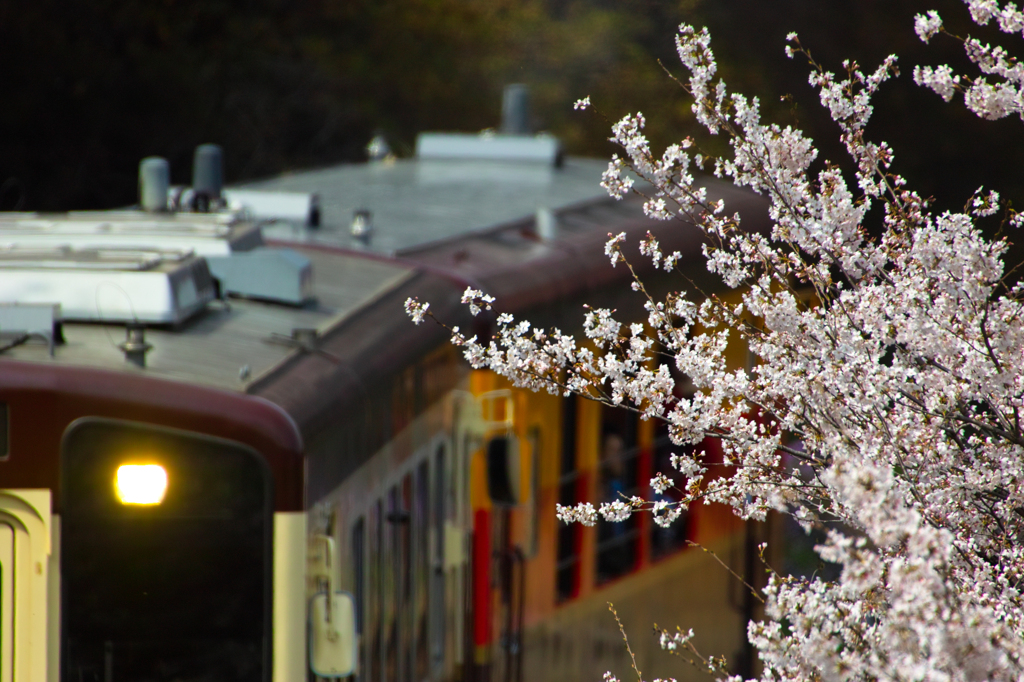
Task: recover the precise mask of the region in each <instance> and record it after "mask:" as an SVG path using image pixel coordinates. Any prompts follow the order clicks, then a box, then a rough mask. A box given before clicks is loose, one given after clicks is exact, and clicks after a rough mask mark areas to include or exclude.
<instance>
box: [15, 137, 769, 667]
mask: <svg viewBox="0 0 1024 682" xmlns="http://www.w3.org/2000/svg"><path fill="white" fill-rule="evenodd" d="M206 151H207V152H208V151H209V149H207V150H206ZM418 152H419V153H418V156H417V157H416V158H413V159H409V160H398V161H396V160H393V159H390V158H384V159H382V160H378V161H373V162H370V163H367V164H354V165H345V166H339V167H335V168H327V169H322V170H316V171H310V172H302V173H295V174H291V175H288V176H284V177H281V178H277V179H274V180H270V181H267V182H263V183H255V184H253V185H250V186H247V187H244V188H236V189H235V190H234V192H235V195H234V196H235V198H236V199H237V201H239V202H242V203H241V204H240V205H237V206H229V205H227V203H228V202H227V201H225V200H224V198H225V197H226V196H228V194H225V193H222V192H221V188H220V187H219V185H217V183H216V182H214V183H213V184H212V185H210V184H206V185H203V186H202V187H200V185H201V183H203V182H207V183H208V180H209V178H210V177H214V178H215V179H216V172H213V173H208V174H207V175H206V176H203V177H199V176H200V174H199V173H197V179H196V182H195V183H194V184H195V185H196V186H195V187H193V188H192V190H191V191H192V192H193V195H196V196H201V198H202V202H201V205H199V207H200V208H209V209H212V210H211V211H210V212H192V211H188V210H181V211H177V212H175V211H173V210H167V209H166V207H165V206H164V205H157V206H155V207H154V206H152V205H149V206H148V207H149V208H151V209H152V208H155V209H156V210H151V211H143V210H133V211H120V212H92V213H71V214H66V215H60V216H50V215H36V214H6V215H2V216H0V245H3V247H2V248H0V682H11V681H13V682H30V681H31V682H43V681H44V680H45V681H52V682H56V681H57V680H63V681H65V682H127V681H129V680H130V681H132V682H143V681H149V680H153V681H154V682H155V681H167V682H171V681H177V680H181V681H189V680H196V681H198V680H222V681H233V680H239V681H241V680H254V681H255V680H266V681H270V680H273V681H274V682H299V681H300V680H307V679H311V678H312V677H325V678H334V677H342V676H345V677H348V676H352V677H353V679H355V680H359V681H360V682H363V681H365V682H425V681H427V680H432V681H434V680H436V681H442V680H445V681H448V680H452V681H455V680H461V681H465V682H470V681H472V682H486V681H493V682H512V681H513V680H514V681H516V682H519V681H521V680H524V679H529V680H531V681H535V680H546V679H551V680H555V679H558V680H565V679H571V680H596V679H599V677H600V675H601V674H602V673H603V672H604V671H605V670H609V669H610V670H613V671H616V672H618V673H619V674H620V675H623V674H626V672H627V671H628V669H629V668H628V665H629V664H628V661H627V657H626V653H625V649H624V646H623V644H622V642H621V638H620V635H619V632H618V628H617V627H616V626H615V621H614V619H613V618H612V617H611V615H610V614H608V613H607V603H608V602H613V603H614V604H615V606H616V607H617V609H618V611H619V614H620V615H621V616H622V619H623V621H624V623H625V625H626V626H627V628H628V629H629V632H630V634H631V635H632V640H631V644H632V647H633V651H634V652H635V653H636V654H637V657H638V663H639V664H640V665H641V668H642V670H644V672H645V674H650V675H652V676H654V675H662V676H668V675H672V676H675V677H677V678H683V677H685V676H686V675H687V674H688V673H689V672H692V671H689V670H688V669H687V667H686V666H685V665H684V664H683V663H681V662H679V661H678V660H677V659H672V658H670V657H668V656H665V655H664V654H662V653H661V652H658V651H656V649H657V645H656V644H657V643H656V641H655V640H654V639H653V638H651V637H650V636H649V635H648V631H649V628H650V626H651V624H652V623H654V622H657V623H659V624H661V625H664V626H672V625H675V624H676V623H679V624H681V625H686V626H687V627H689V626H694V627H697V629H698V630H699V636H698V638H697V640H696V641H697V643H698V645H699V646H700V647H701V649H702V651H705V652H707V653H714V654H726V655H736V654H737V652H741V651H742V648H743V645H742V641H743V632H744V624H745V622H746V619H747V618H748V617H749V616H750V615H751V613H752V610H751V609H752V608H753V607H752V605H751V604H750V603H749V600H748V599H745V598H744V597H743V593H742V590H740V589H737V584H736V583H735V581H732V579H731V578H730V576H729V575H728V573H727V572H726V571H725V570H723V569H722V568H721V567H719V566H718V565H717V564H716V563H715V561H714V560H713V559H711V558H710V557H709V556H708V555H706V554H704V553H702V552H700V551H699V550H694V549H688V548H687V547H686V544H685V541H686V540H695V541H697V542H700V543H701V544H703V545H705V546H707V547H709V548H712V549H714V550H715V551H716V552H717V553H718V555H719V557H721V558H722V560H723V561H725V562H727V563H730V564H731V565H732V566H733V568H734V570H735V571H737V572H741V573H742V572H744V571H746V570H747V569H749V566H748V565H747V564H745V562H748V559H749V557H750V552H749V546H750V544H751V542H752V538H751V537H750V535H749V532H748V529H747V527H745V526H744V525H743V524H741V523H740V522H738V521H737V520H735V519H734V518H733V517H732V516H731V515H730V514H729V513H728V512H727V511H726V510H724V509H719V508H715V507H701V508H700V509H694V510H692V511H691V512H690V514H689V515H688V516H687V518H686V519H685V522H681V523H679V524H677V525H676V526H675V527H673V528H671V529H661V528H658V527H656V526H653V525H652V524H651V523H650V520H649V519H647V518H644V517H642V516H637V517H634V518H633V519H632V520H631V521H630V522H628V523H625V524H617V525H608V526H606V525H603V524H602V525H599V526H597V527H595V528H584V527H577V526H565V525H560V524H559V523H558V522H557V520H556V519H555V515H554V505H555V503H556V502H561V503H563V504H570V503H575V502H577V501H584V500H590V501H601V500H603V499H611V498H612V497H614V496H616V495H618V494H633V493H636V494H640V495H647V494H649V491H648V481H649V479H650V477H651V475H652V473H653V472H654V471H656V470H662V471H667V469H668V465H667V458H668V454H669V452H670V445H669V444H668V442H667V439H666V437H665V434H664V433H663V431H662V430H661V428H660V427H659V426H658V425H657V424H655V423H654V422H643V421H638V420H637V419H636V418H635V416H633V415H630V414H629V413H626V412H623V411H620V410H611V409H608V408H605V407H602V406H600V405H597V404H595V403H590V402H586V401H583V400H580V399H577V398H562V397H553V396H549V395H538V394H532V393H528V392H523V391H519V390H512V389H510V388H509V387H508V386H507V385H506V384H505V383H503V381H502V380H500V379H498V378H497V377H495V376H494V375H492V374H490V373H488V372H482V371H470V370H469V369H468V367H467V366H466V365H465V363H464V362H463V361H462V359H461V357H460V356H459V354H458V353H457V351H456V350H455V349H453V348H452V347H450V346H449V345H448V344H447V336H446V334H445V332H444V331H443V330H442V329H440V328H439V327H438V326H436V325H433V324H424V325H420V326H413V325H412V324H411V323H410V322H409V320H408V318H407V317H406V315H405V313H404V311H403V302H404V301H405V299H406V298H407V297H409V296H417V297H419V298H420V299H422V300H427V301H430V302H431V304H432V310H433V311H435V312H436V314H437V315H438V316H439V317H440V318H442V319H445V320H447V321H449V322H451V323H454V324H460V325H462V327H463V329H473V330H474V331H475V332H476V333H478V334H487V333H488V332H489V329H490V324H491V322H492V321H493V318H488V317H486V316H481V317H478V318H472V317H468V316H467V314H466V312H465V311H464V309H463V307H462V306H461V305H460V304H459V299H460V297H461V294H462V292H463V290H464V289H465V288H466V287H467V286H472V287H473V288H477V289H482V290H484V291H486V292H487V293H489V294H491V295H494V296H496V297H497V299H498V309H499V310H500V311H508V312H513V313H516V314H522V315H526V316H527V317H530V318H531V319H533V320H535V321H536V322H538V323H542V324H558V325H560V326H562V327H563V328H565V329H573V328H575V327H576V326H577V325H578V324H579V321H580V320H581V309H580V304H582V303H583V302H589V303H591V304H594V305H604V306H612V307H616V308H618V309H620V310H621V311H623V313H624V314H627V315H628V314H629V312H628V311H630V310H633V311H635V314H636V315H637V317H639V315H640V307H639V302H638V301H636V300H634V298H633V297H631V296H630V294H629V291H628V289H629V287H628V286H626V283H627V281H628V280H627V277H628V272H627V271H626V270H625V269H624V268H621V267H620V268H617V269H613V268H612V267H611V266H610V265H609V263H608V260H607V258H606V257H605V256H604V255H603V249H602V244H603V242H604V241H605V239H606V235H607V234H608V233H609V232H614V233H618V232H626V233H627V235H629V237H630V238H631V239H632V240H633V241H635V240H636V239H637V238H639V237H640V236H641V235H643V234H644V233H646V232H647V231H648V230H650V231H652V232H653V233H654V234H656V235H657V236H658V237H659V238H660V240H661V242H662V244H663V245H664V246H665V248H667V249H670V250H679V251H681V252H683V254H684V256H685V257H686V259H685V260H684V265H683V267H685V268H690V269H692V271H693V273H694V276H695V277H697V278H699V277H702V275H701V273H702V272H703V267H702V261H701V258H700V244H701V240H700V236H699V233H698V232H697V231H696V229H695V228H692V227H687V226H684V225H680V224H665V223H653V222H650V221H648V220H646V219H645V218H644V217H643V215H642V211H641V209H640V206H639V203H638V202H637V201H635V200H631V199H627V200H625V201H622V202H615V201H612V200H610V199H608V198H607V197H605V196H603V191H602V190H601V189H600V187H599V186H598V182H599V180H600V174H601V171H602V170H603V168H604V165H605V164H604V163H603V162H598V161H592V160H585V159H575V158H563V155H562V153H561V150H560V148H559V146H558V144H557V141H555V140H553V139H552V138H549V137H545V136H533V135H522V134H502V135H481V136H477V135H435V136H424V137H421V139H420V141H419V145H418ZM198 158H199V157H198V155H197V159H198ZM150 165H152V164H150ZM156 165H157V166H159V164H156ZM161 172H162V171H159V169H158V173H157V177H158V179H159V177H160V174H161ZM150 180H152V178H150ZM158 184H159V183H158ZM709 188H710V193H711V195H712V197H713V198H717V197H723V198H725V199H726V201H727V205H728V206H729V207H730V210H738V211H740V212H742V213H743V214H744V216H745V217H746V218H747V219H748V221H751V222H753V221H755V220H757V219H758V216H762V215H764V214H765V206H764V205H763V204H762V203H760V202H759V201H758V200H756V199H754V198H751V197H750V196H748V195H745V194H742V193H740V192H738V191H736V190H734V189H732V188H730V187H727V186H724V185H719V184H717V183H715V182H713V181H709ZM150 189H151V188H150ZM158 189H160V188H159V187H158ZM200 190H201V192H200ZM161 191H163V192H164V193H163V194H161V193H160V192H157V196H158V199H157V203H158V204H159V197H160V196H164V197H166V196H167V195H166V191H165V190H161ZM314 195H315V199H313V198H312V197H314ZM190 196H192V195H190ZM246 196H249V197H250V198H251V197H253V196H255V197H262V198H263V199H266V201H263V203H260V204H259V205H260V207H261V208H260V211H263V212H264V215H263V216H262V217H261V216H259V215H257V214H258V213H259V212H258V211H256V210H255V209H247V208H246V206H245V204H244V201H245V197H246ZM303 197H305V199H303ZM303 202H306V203H303ZM188 203H189V202H188V201H187V200H186V201H185V202H184V203H182V202H181V201H180V200H179V205H180V206H181V207H182V208H186V207H187V204H188ZM282 203H283V204H287V205H288V206H289V211H292V214H289V215H290V217H291V218H294V217H295V216H299V219H298V220H294V219H290V220H278V221H276V222H275V221H267V220H265V217H266V215H265V213H266V212H267V211H269V212H270V213H271V214H272V213H273V206H274V205H280V204H282ZM268 206H269V207H270V208H267V207H268ZM296 206H299V207H300V208H299V209H296V208H295V207H296ZM302 206H310V207H312V208H315V219H313V220H311V219H309V217H308V215H307V214H306V212H305V209H304V208H301V207H302ZM310 215H312V213H311V214H310ZM309 223H314V224H309ZM637 265H638V269H639V270H640V271H641V273H643V274H646V275H648V276H650V277H652V278H654V280H653V281H655V282H656V281H657V279H656V274H655V273H652V272H650V269H649V267H648V266H647V264H645V263H643V262H642V261H640V260H639V259H638V261H637ZM708 287H709V288H712V287H713V284H710V283H709V284H708ZM742 361H743V358H738V359H737V362H742ZM712 456H713V454H712ZM338 592H344V593H347V594H345V595H342V596H332V597H330V598H328V597H327V595H335V594H336V593H338Z"/></svg>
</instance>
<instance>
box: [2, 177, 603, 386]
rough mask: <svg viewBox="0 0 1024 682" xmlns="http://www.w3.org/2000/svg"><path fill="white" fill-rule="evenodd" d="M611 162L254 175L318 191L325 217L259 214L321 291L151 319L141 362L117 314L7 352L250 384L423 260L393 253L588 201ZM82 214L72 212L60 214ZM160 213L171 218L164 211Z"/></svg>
mask: <svg viewBox="0 0 1024 682" xmlns="http://www.w3.org/2000/svg"><path fill="white" fill-rule="evenodd" d="M605 168H606V162H604V161H598V160H587V159H573V158H570V159H567V160H566V161H565V163H564V165H563V166H562V167H561V168H553V167H551V166H550V165H546V164H541V163H532V162H507V161H486V160H469V161H467V160H400V161H392V162H386V161H382V162H373V163H367V164H344V165H340V166H335V167H331V168H324V169H320V170H312V171H305V172H299V173H292V174H288V175H284V176H281V177H278V178H273V179H268V180H264V181H261V182H256V183H249V184H247V185H245V186H244V188H245V189H261V190H271V191H285V192H307V193H312V192H315V193H317V194H318V195H319V197H320V207H321V218H322V227H320V228H319V229H316V228H308V227H298V226H295V225H289V224H286V223H279V224H273V225H269V226H264V234H265V236H266V238H267V239H270V240H275V241H277V242H281V241H284V242H289V244H287V245H288V246H289V247H290V248H294V249H296V250H297V251H299V252H300V253H301V254H303V255H304V256H306V257H308V258H309V259H310V260H311V262H312V267H313V295H314V297H315V302H314V303H311V304H308V305H305V306H301V307H297V306H289V305H283V304H280V303H272V302H265V301H254V300H247V299H231V300H230V303H229V305H228V306H225V305H224V304H223V303H219V302H214V303H212V304H210V305H209V306H208V307H207V309H206V310H205V312H202V313H200V314H199V315H197V316H196V317H194V318H192V319H190V320H187V321H185V322H183V323H182V324H180V325H178V326H177V327H152V328H148V329H147V330H146V341H147V342H148V343H150V344H152V346H153V348H152V350H150V351H149V353H148V355H147V356H146V367H145V369H139V368H137V367H134V366H133V365H130V364H129V363H127V362H126V361H125V356H124V353H123V352H122V351H121V349H119V348H118V344H119V343H121V342H123V341H124V339H125V330H124V326H122V325H118V324H101V323H71V322H65V323H64V329H63V333H64V337H65V339H66V343H65V344H63V345H58V346H57V347H56V348H55V354H54V356H53V357H52V358H51V357H50V355H49V351H48V348H47V347H46V345H45V344H42V343H35V342H29V343H25V344H23V345H18V346H15V347H12V348H8V349H6V350H5V351H4V352H3V353H2V357H4V358H11V359H15V360H23V361H30V362H41V363H47V362H53V363H59V364H71V365H78V366H88V367H96V368H102V369H109V370H115V371H125V372H145V373H147V374H149V375H155V376H160V377H165V378H170V379H176V380H180V381H186V382H190V383H196V384H203V385H209V386H215V387H219V388H224V389H229V390H236V391H245V390H247V387H248V386H249V385H250V384H252V382H255V381H257V380H259V379H260V378H261V377H263V376H266V375H267V374H268V373H269V372H272V371H273V370H274V368H276V367H279V366H281V365H282V363H285V362H286V361H287V360H288V359H289V358H291V357H294V356H296V355H298V354H301V353H304V352H308V349H306V350H303V349H302V348H300V347H299V345H300V344H295V343H289V341H288V340H289V339H290V338H291V335H292V333H293V330H295V329H307V328H314V329H317V330H318V331H319V332H325V331H327V330H328V329H332V328H334V327H336V326H337V325H338V324H340V323H341V322H342V321H343V320H346V319H348V318H349V316H351V314H352V313H353V312H355V311H356V310H360V309H366V308H368V307H369V306H372V305H373V303H374V301H375V300H376V299H378V298H380V297H382V296H385V295H387V294H388V292H392V293H393V292H395V290H396V289H397V288H399V287H402V286H403V284H407V283H408V281H409V279H410V278H411V277H413V276H414V275H415V273H416V266H415V265H414V264H410V263H409V262H405V261H402V260H392V259H391V258H389V256H394V255H398V256H401V255H402V253H403V252H412V251H415V250H417V249H422V248H423V247H424V246H426V245H430V244H438V243H443V242H445V241H447V240H451V239H452V238H453V237H457V236H459V235H465V234H467V233H474V232H483V233H486V232H487V231H488V230H491V229H492V228H495V227H498V226H502V225H506V224H509V223H514V222H516V221H520V222H521V221H523V220H528V221H529V220H532V217H533V216H534V215H536V213H537V211H538V210H547V211H559V210H562V209H565V208H566V207H570V206H573V205H576V204H581V203H591V202H593V200H595V199H597V198H600V197H603V196H605V193H604V191H603V190H602V189H601V187H600V186H599V182H600V176H601V173H602V171H603V170H604V169H605ZM359 209H367V210H369V211H371V212H372V214H373V223H374V226H375V234H374V235H373V238H372V240H371V241H370V243H369V245H368V246H364V245H361V244H359V243H357V242H354V240H353V239H352V237H351V235H350V232H349V227H350V221H351V218H352V214H353V211H355V210H359ZM112 215H114V214H112ZM181 215H182V216H185V215H186V214H181ZM21 217H22V218H24V217H25V216H21ZM31 217H32V218H33V219H37V220H39V219H43V218H45V217H44V216H31ZM82 217H83V216H81V215H80V216H71V215H69V216H66V217H65V218H64V220H71V219H72V218H77V219H81V218H82ZM84 217H87V218H90V219H95V218H97V215H96V214H88V215H86V216H84ZM122 217H123V216H122ZM182 219H184V218H182ZM161 220H162V221H168V220H172V221H173V220H175V218H173V216H172V215H171V214H168V215H166V216H163V217H162V218H161ZM325 245H326V246H331V247H342V249H338V248H323V247H324V246H325ZM346 248H350V249H357V250H359V251H361V252H367V251H368V252H369V253H358V252H352V251H348V252H346V251H345V249H346ZM538 248H540V250H541V251H545V250H546V249H548V248H549V247H547V246H540V247H538ZM382 256H383V257H382ZM399 308H400V306H399ZM3 332H4V330H2V329H0V334H2V333H3ZM3 345H4V339H2V338H0V347H2V346H3ZM314 352H316V351H314ZM328 359H330V358H328Z"/></svg>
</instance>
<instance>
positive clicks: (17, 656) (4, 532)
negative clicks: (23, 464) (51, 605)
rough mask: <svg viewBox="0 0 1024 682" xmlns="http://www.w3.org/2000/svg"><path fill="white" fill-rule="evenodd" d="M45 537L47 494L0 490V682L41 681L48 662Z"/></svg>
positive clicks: (51, 645) (51, 650)
mask: <svg viewBox="0 0 1024 682" xmlns="http://www.w3.org/2000/svg"><path fill="white" fill-rule="evenodd" d="M50 533H51V523H50V491H49V490H0V682H43V681H44V680H47V679H48V670H47V668H48V667H49V666H51V665H53V663H54V658H53V656H51V654H54V655H55V654H56V650H55V649H56V647H55V644H56V632H55V631H54V632H51V627H50V626H51V625H53V624H54V621H55V620H56V619H55V614H52V613H50V612H49V610H48V601H49V600H48V596H49V595H48V591H49V584H48V579H49V568H50V566H49V565H50V554H51V538H50Z"/></svg>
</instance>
